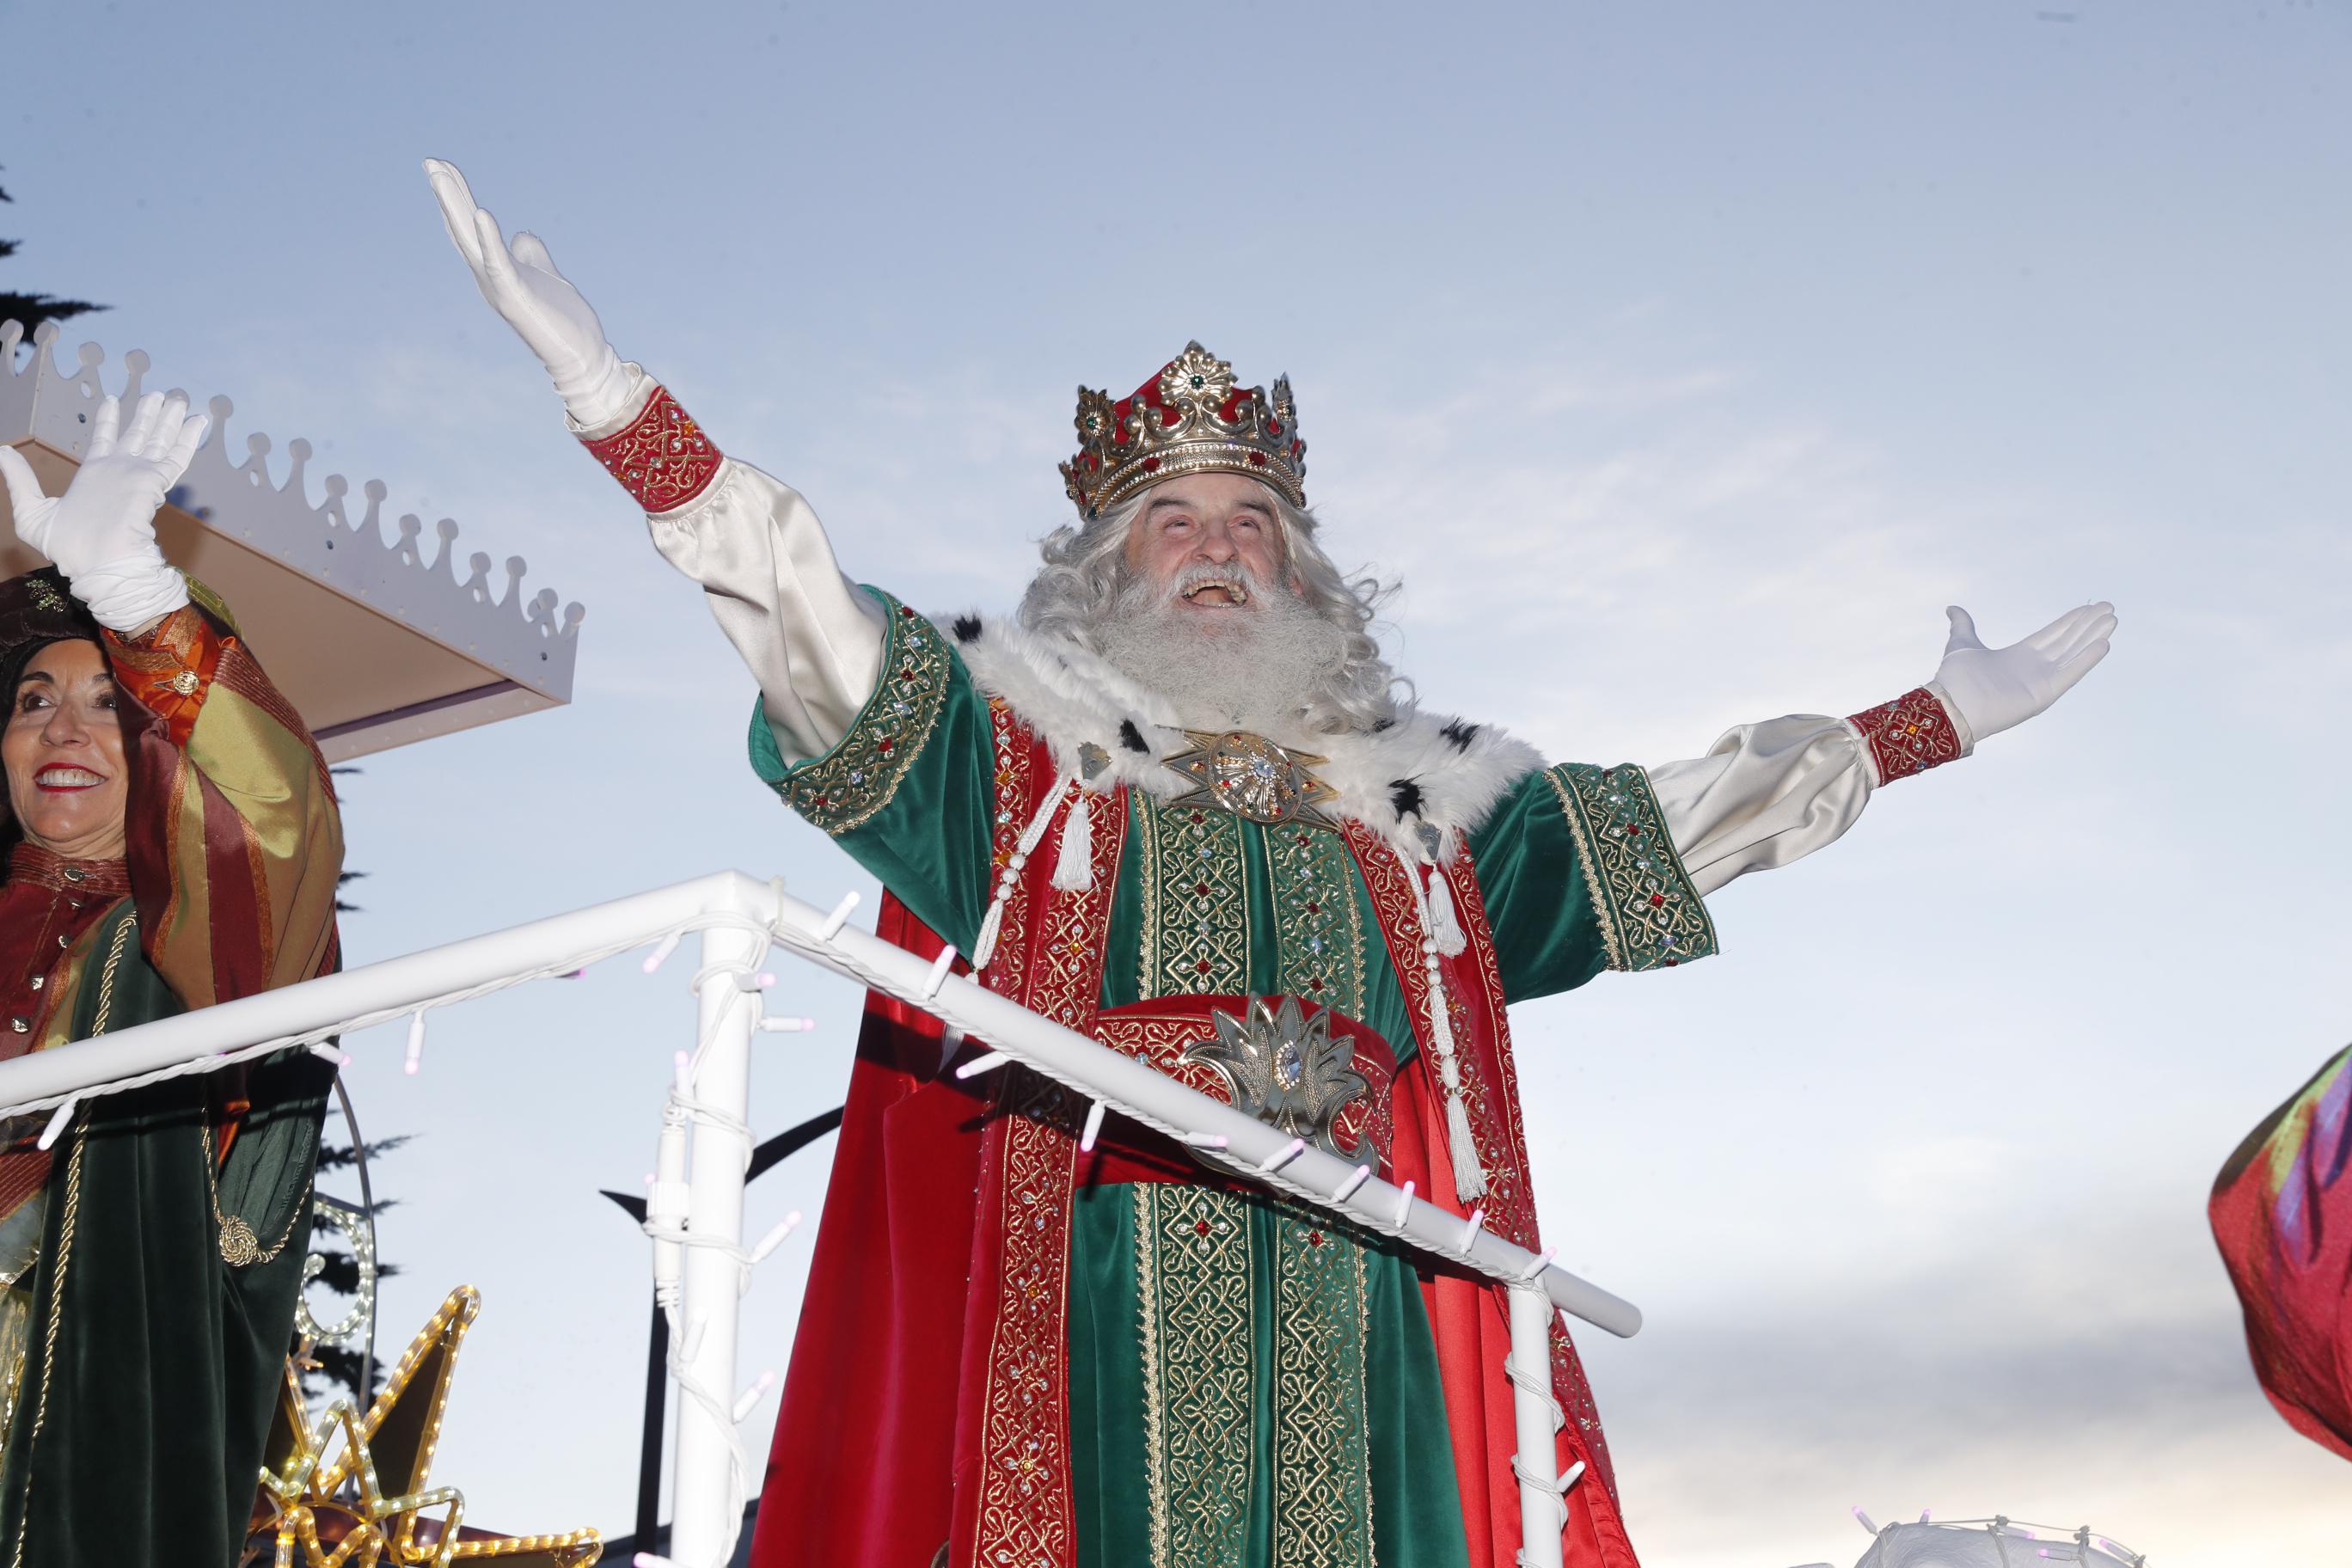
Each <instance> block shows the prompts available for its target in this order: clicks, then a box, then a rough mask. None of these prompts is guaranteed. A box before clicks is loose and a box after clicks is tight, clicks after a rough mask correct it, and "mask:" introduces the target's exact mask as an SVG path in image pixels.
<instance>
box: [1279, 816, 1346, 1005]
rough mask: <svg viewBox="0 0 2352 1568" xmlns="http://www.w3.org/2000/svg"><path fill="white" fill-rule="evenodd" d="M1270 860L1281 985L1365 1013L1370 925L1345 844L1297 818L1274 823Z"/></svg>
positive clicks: (1318, 1000) (1294, 992)
mask: <svg viewBox="0 0 2352 1568" xmlns="http://www.w3.org/2000/svg"><path fill="white" fill-rule="evenodd" d="M1265 862H1266V874H1267V879H1268V880H1270V881H1271V882H1272V883H1273V891H1274V921H1275V941H1276V948H1277V950H1278V952H1280V955H1281V957H1280V962H1281V965H1282V970H1281V975H1280V978H1279V979H1278V980H1277V981H1276V990H1278V991H1282V992H1286V993H1287V994H1290V995H1293V996H1298V997H1302V998H1304V999H1305V1000H1307V1001H1309V1002H1313V1003H1317V1004H1318V1005H1322V1006H1325V1007H1331V1008H1336V1009H1338V1010H1339V1012H1342V1013H1345V1014H1346V1015H1348V1016H1349V1017H1351V1018H1352V1017H1357V1016H1360V1015H1361V1014H1362V1012H1363V1005H1364V925H1363V913H1362V910H1360V909H1359V908H1358V906H1357V903H1356V882H1355V861H1354V858H1353V857H1351V856H1350V855H1349V853H1348V847H1347V845H1346V844H1345V843H1344V842H1343V841H1342V840H1341V839H1340V837H1339V835H1338V834H1336V833H1332V832H1329V831H1328V830H1326V829H1323V828H1318V827H1308V826H1300V825H1298V824H1296V823H1293V824H1287V825H1286V826H1279V827H1269V828H1267V829H1266V830H1265Z"/></svg>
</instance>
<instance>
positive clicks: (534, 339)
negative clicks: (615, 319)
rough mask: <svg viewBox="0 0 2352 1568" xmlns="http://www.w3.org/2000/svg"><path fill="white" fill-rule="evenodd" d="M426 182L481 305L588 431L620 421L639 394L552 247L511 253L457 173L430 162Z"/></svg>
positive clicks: (523, 245)
mask: <svg viewBox="0 0 2352 1568" xmlns="http://www.w3.org/2000/svg"><path fill="white" fill-rule="evenodd" d="M425 179H426V180H428V181H429V182H431V184H432V186H433V195H434V197H435V199H436V200H437V201H439V202H440V204H441V221H442V222H443V223H444V224H446V225H447V226H448V229H449V237H450V239H451V240H453V241H455V242H456V244H457V254H459V255H460V256H463V257H464V258H466V265H467V266H468V267H470V268H473V269H474V282H475V284H476V286H478V288H479V289H481V290H482V298H483V299H485V300H488V301H489V302H490V309H492V310H496V311H497V312H498V313H499V315H501V316H503V317H505V318H506V323H507V325H508V326H509V327H512V328H513V329H514V330H515V331H516V333H517V334H518V335H519V336H520V338H521V339H522V341H523V342H525V343H527V344H529V345H530V352H531V353H535V354H537V355H538V356H539V362H540V363H541V364H543V365H545V366H546V367H547V374H548V377H549V379H551V380H552V381H553V382H554V383H555V390H556V392H557V393H558V394H559V395H562V399H563V406H564V407H565V408H566V409H568V410H570V411H571V414H572V418H573V419H575V420H577V421H578V422H579V424H580V425H581V426H582V427H583V429H589V430H593V429H595V428H596V427H597V426H600V425H608V424H610V423H612V421H613V420H614V419H616V418H618V417H619V416H620V415H621V414H622V412H623V411H624V410H625V409H626V408H627V407H628V404H629V398H630V396H631V395H632V394H633V392H634V391H635V388H634V387H633V386H632V385H631V384H630V380H629V373H628V371H627V370H626V369H625V368H624V367H623V365H622V363H621V356H620V355H618V354H616V353H614V352H613V345H612V344H610V343H608V342H605V341H604V323H603V322H601V321H597V320H596V312H595V311H594V310H592V309H590V308H589V305H588V301H587V300H584V299H583V298H581V295H580V290H579V289H574V288H573V287H572V284H571V282H570V281H569V280H568V279H565V278H564V276H563V274H562V273H561V272H558V271H557V270H556V269H555V260H554V258H552V257H551V256H549V255H548V254H547V247H546V246H544V245H542V244H541V243H540V240H539V237H538V236H537V235H533V234H518V235H516V236H515V237H514V245H513V247H512V248H511V249H509V247H508V245H507V242H506V241H505V240H504V239H501V238H500V237H499V220H498V219H496V218H494V217H492V216H490V215H489V213H488V211H486V210H485V209H484V208H482V207H480V206H478V205H476V204H475V201H474V193H473V190H472V189H471V187H469V186H468V185H467V184H466V176H465V175H463V174H459V173H458V172H457V167H456V165H454V164H450V163H443V162H442V161H441V160H440V159H438V158H427V159H425Z"/></svg>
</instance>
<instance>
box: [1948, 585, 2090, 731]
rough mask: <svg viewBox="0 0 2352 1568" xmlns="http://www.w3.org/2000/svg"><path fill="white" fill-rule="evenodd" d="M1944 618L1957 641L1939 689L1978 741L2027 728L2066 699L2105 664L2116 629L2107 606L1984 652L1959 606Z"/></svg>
mask: <svg viewBox="0 0 2352 1568" xmlns="http://www.w3.org/2000/svg"><path fill="white" fill-rule="evenodd" d="M1944 613H1945V614H1946V615H1947V616H1950V617H1951V622H1952V637H1951V640H1950V641H1949V642H1948V643H1946V644H1945V645H1944V662H1943V664H1942V665H1941V666H1940V667H1938V668H1937V671H1936V684H1937V685H1938V686H1940V687H1942V688H1943V689H1944V696H1945V698H1946V700H1948V701H1949V702H1950V703H1951V705H1952V706H1953V707H1954V708H1956V709H1958V718H1959V720H1960V722H1961V723H1962V724H1964V725H1966V726H1967V727H1968V731H1969V734H1971V735H1972V736H1974V737H1975V738H1976V739H1977V740H1979V741H1981V740H1983V739H1984V738H1985V737H1986V736H1987V735H1997V734H1999V733H2000V731H2003V730H2007V729H2011V728H2014V727H2015V726H2017V725H2019V724H2022V723H2024V722H2025V721H2027V720H2028V719H2031V718H2032V717H2033V716H2034V715H2035V714H2036V713H2039V712H2041V711H2042V710H2043V709H2045V708H2047V707H2049V706H2050V705H2051V704H2052V703H2053V702H2055V701H2057V700H2058V699H2060V698H2061V697H2063V696H2064V695H2066V693H2067V691H2068V690H2069V689H2072V688H2073V686H2074V683H2075V682H2076V681H2078V680H2080V679H2083V677H2084V676H2086V675H2088V674H2090V673H2091V667H2092V666H2093V665H2095V664H2096V663H2098V662H2099V660H2101V659H2103V658H2106V657H2107V638H2108V637H2111V636H2113V635H2114V633H2115V629H2116V607H2115V606H2114V605H2110V604H2107V603H2106V602H2105V601H2104V600H2102V601H2101V602H2100V603H2098V604H2095V605H2084V606H2083V607H2082V608H2081V609H2078V610H2069V611H2067V612H2066V613H2065V614H2064V615H2063V616H2059V617H2058V618H2057V619H2056V620H2054V621H2053V622H2051V623H2050V624H2049V625H2048V626H2044V627H2042V629H2041V630H2040V631H2038V632H2035V633H2034V634H2033V635H2032V637H2026V638H2025V639H2023V640H2022V641H2020V642H2013V643H2011V644H2010V645H2009V646H2008V647H1985V645H1984V642H1983V640H1982V639H1981V638H1979V637H1978V636H1977V624H1976V622H1975V621H1974V620H1972V619H1970V618H1969V613H1968V612H1967V611H1966V610H1964V609H1962V608H1960V607H1959V606H1958V605H1952V606H1951V607H1950V608H1949V609H1948V610H1946V611H1945V612H1944Z"/></svg>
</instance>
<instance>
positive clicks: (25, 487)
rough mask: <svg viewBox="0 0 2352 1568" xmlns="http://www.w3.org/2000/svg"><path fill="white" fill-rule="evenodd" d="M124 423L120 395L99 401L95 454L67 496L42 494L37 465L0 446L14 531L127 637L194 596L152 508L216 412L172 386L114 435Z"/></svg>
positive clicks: (147, 399) (144, 403)
mask: <svg viewBox="0 0 2352 1568" xmlns="http://www.w3.org/2000/svg"><path fill="white" fill-rule="evenodd" d="M121 422H122V405H121V401H120V400H119V399H116V398H113V397H109V398H106V399H104V400H103V401H102V402H100V404H99V405H98V424H97V426H96V427H95V428H94V429H92V431H91V432H90V437H89V456H87V457H85V458H83V459H82V463H81V467H80V468H78V469H76V470H75V471H74V477H73V479H72V480H71V481H70V482H68V484H67V486H66V493H65V494H63V495H61V496H58V497H56V498H54V499H52V498H51V497H49V496H47V495H46V494H44V493H43V492H42V490H41V481H40V480H39V479H36V478H35V477H34V475H33V469H32V466H31V465H30V464H28V463H26V461H25V459H24V458H22V457H21V456H19V455H18V454H17V453H16V450H15V448H13V447H0V479H5V480H6V482H7V486H8V505H9V507H10V509H11V510H14V511H15V513H16V537H17V538H19V539H21V540H23V541H24V542H26V544H28V545H30V546H32V547H33V548H34V549H35V550H37V551H39V552H41V553H42V554H44V555H46V556H47V557H48V558H49V559H50V560H52V561H54V562H56V563H57V565H58V571H60V572H62V573H64V574H66V581H67V582H68V583H69V584H72V585H73V591H74V597H76V598H78V599H79V600H80V601H81V602H82V603H83V604H85V605H89V613H90V614H91V615H92V616H96V617H97V618H98V624H99V625H100V626H104V627H106V628H107V629H108V630H110V631H113V632H119V633H121V634H122V635H124V636H126V637H127V636H129V635H131V633H133V632H141V631H144V630H146V629H147V628H148V627H149V626H152V625H153V624H154V623H155V622H156V621H158V620H160V619H162V618H163V616H168V615H170V614H171V613H172V612H173V610H176V609H178V608H179V607H180V606H181V605H184V604H186V603H187V602H188V583H187V579H186V578H184V577H183V576H181V575H180V574H179V572H178V570H177V569H176V568H174V567H173V566H170V565H168V564H166V563H165V562H164V560H163V550H162V549H161V547H159V546H158V545H157V544H156V542H155V512H156V510H157V509H158V508H160V507H161V506H162V505H163V494H164V492H165V491H167V490H169V489H171V488H172V487H173V485H174V484H176V483H178V482H179V479H180V476H181V475H182V474H184V473H185V472H187V470H188V462H189V459H190V458H194V456H195V455H196V448H197V447H200V446H202V445H203V444H204V439H205V431H206V430H207V429H209V428H210V427H211V426H212V421H211V420H210V419H208V418H206V417H205V416H204V415H201V414H190V413H189V412H188V400H187V399H186V398H185V397H184V396H182V395H180V394H178V393H176V392H175V393H173V394H172V395H171V396H169V397H165V396H164V395H163V394H162V393H160V392H151V393H149V394H148V395H146V396H144V397H142V398H141V399H140V400H139V406H138V407H137V408H135V409H133V410H132V411H131V428H130V429H129V430H126V431H122V432H121V438H120V439H119V440H118V439H117V436H116V432H117V429H118V427H119V426H121Z"/></svg>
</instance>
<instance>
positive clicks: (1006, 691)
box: [939, 615, 1544, 860]
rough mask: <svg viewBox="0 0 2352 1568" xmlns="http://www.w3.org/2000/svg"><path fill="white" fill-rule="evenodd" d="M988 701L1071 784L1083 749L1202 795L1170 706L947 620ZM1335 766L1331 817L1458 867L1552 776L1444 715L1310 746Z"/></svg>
mask: <svg viewBox="0 0 2352 1568" xmlns="http://www.w3.org/2000/svg"><path fill="white" fill-rule="evenodd" d="M939 626H940V630H941V631H942V632H944V633H946V634H947V636H948V637H949V639H950V641H951V642H952V643H953V645H954V647H955V649H956V651H957V653H959V654H960V655H961V656H962V658H963V661H964V666H965V668H968V669H970V670H971V678H972V679H973V681H974V682H976V683H977V684H978V685H979V687H980V689H982V691H985V692H987V693H988V694H989V695H991V696H992V697H998V698H1002V699H1003V701H1004V703H1005V705H1006V706H1007V707H1009V708H1011V709H1012V710H1013V713H1014V714H1015V715H1016V716H1018V717H1019V718H1020V720H1021V721H1022V722H1024V723H1025V724H1027V725H1028V726H1029V727H1030V728H1031V729H1032V730H1034V731H1036V733H1037V734H1038V735H1039V736H1040V737H1041V738H1042V739H1043V740H1044V741H1045V743H1046V746H1047V747H1048V748H1049V749H1050V750H1051V752H1053V756H1054V761H1055V765H1056V766H1057V767H1059V768H1060V769H1062V770H1063V771H1064V772H1065V773H1076V772H1078V771H1079V766H1078V748H1079V747H1080V746H1082V745H1086V744H1089V743H1091V744H1093V745H1096V746H1099V747H1100V748H1102V750H1103V751H1104V752H1106V753H1107V754H1108V756H1109V758H1110V764H1109V766H1108V768H1106V769H1104V770H1103V771H1102V772H1101V773H1099V774H1097V777H1096V778H1095V779H1094V780H1093V781H1092V784H1091V786H1090V787H1092V788H1093V789H1094V790H1096V791H1097V792H1101V791H1107V790H1108V789H1109V788H1110V787H1111V785H1112V784H1114V783H1118V784H1128V785H1130V786H1132V787H1134V788H1137V789H1141V790H1147V791H1149V792H1150V793H1151V794H1153V795H1163V796H1165V795H1177V794H1180V793H1181V792H1182V791H1183V790H1185V789H1187V788H1190V787H1191V785H1190V784H1189V782H1188V781H1187V780H1185V779H1184V778H1183V777H1182V776H1181V774H1179V773H1177V772H1176V771H1175V770H1174V769H1172V768H1171V767H1169V766H1168V765H1167V759H1168V758H1169V757H1171V756H1173V755H1175V754H1177V753H1178V752H1184V751H1187V750H1190V749H1191V742H1189V741H1187V740H1186V739H1185V738H1184V731H1183V730H1182V729H1181V727H1180V726H1179V725H1178V724H1177V723H1176V721H1175V714H1174V713H1173V711H1172V710H1171V708H1170V706H1169V704H1168V702H1167V700H1165V699H1164V698H1162V697H1160V695H1159V694H1158V693H1156V692H1153V691H1150V690H1149V689H1145V688H1144V687H1142V686H1140V685H1139V684H1137V683H1136V682H1135V681H1134V680H1132V679H1129V677H1128V676H1127V675H1126V674H1125V673H1124V672H1123V671H1121V670H1119V669H1117V668H1114V667H1112V665H1111V664H1110V663H1109V662H1108V660H1106V659H1104V658H1101V657H1100V656H1099V655H1097V654H1095V653H1092V652H1090V651H1088V650H1087V649H1086V648H1083V647H1079V646H1078V645H1077V644H1076V643H1073V642H1068V641H1066V640H1063V639H1060V638H1047V637H1040V636H1038V635H1037V634H1036V633H1035V632H1033V631H1030V630H1029V629H1028V628H1027V627H1025V626H1020V625H1019V624H1017V623H1015V622H1013V621H1011V620H1007V619H998V618H996V617H993V616H989V617H983V616H979V615H961V616H949V617H946V618H944V619H942V620H940V623H939ZM1306 749H1307V750H1310V751H1313V752H1318V753H1320V754H1321V755H1323V756H1325V757H1327V758H1328V759H1329V760H1328V762H1326V763H1322V764H1321V765H1319V766H1318V767H1317V768H1316V770H1315V773H1316V776H1317V777H1318V778H1320V779H1321V780H1322V781H1323V782H1324V783H1326V784H1329V785H1330V786H1331V787H1332V788H1334V789H1336V790H1338V791H1339V798H1338V799H1337V800H1334V801H1332V802H1330V803H1329V804H1328V805H1326V807H1325V809H1326V810H1328V811H1329V812H1331V813H1332V814H1333V815H1335V816H1349V817H1354V818H1355V819H1356V820H1358V821H1360V822H1361V823H1362V824H1364V826H1367V827H1369V828H1370V829H1371V830H1372V831H1373V832H1375V833H1378V834H1380V835H1381V837H1384V838H1386V839H1388V840H1389V841H1390V842H1391V843H1392V844H1394V845H1396V846H1397V847H1398V848H1399V849H1401V850H1402V851H1403V852H1404V854H1405V855H1406V856H1408V857H1409V858H1413V859H1421V858H1424V855H1423V844H1422V841H1421V840H1422V836H1421V834H1420V832H1419V829H1420V828H1421V826H1423V825H1424V824H1426V825H1427V826H1432V827H1434V828H1436V829H1438V830H1439V832H1440V833H1441V834H1442V835H1443V836H1444V837H1443V839H1442V849H1441V851H1440V853H1441V858H1444V859H1448V860H1450V859H1452V858H1453V857H1454V850H1455V849H1456V848H1457V847H1459V846H1460V843H1461V840H1462V838H1463V837H1464V836H1465V835H1466V834H1469V833H1471V832H1473V831H1475V829H1476V828H1477V826H1478V825H1479V824H1480V823H1482V822H1484V821H1485V820H1486V814H1487V813H1488V812H1490V811H1492V810H1493V809H1494V808H1495V805H1496V802H1497V801H1499V800H1501V799H1502V798H1503V796H1504V795H1505V794H1506V793H1507V792H1508V791H1509V789H1510V787H1511V785H1512V784H1516V783H1517V781H1518V780H1520V779H1522V778H1524V777H1526V776H1527V775H1528V773H1533V772H1535V771H1536V770H1537V769H1538V768H1540V767H1542V766H1543V765H1544V763H1543V757H1542V755H1541V753H1539V752H1537V751H1536V749H1535V748H1534V747H1532V746H1530V745H1528V744H1527V743H1526V742H1523V741H1519V740H1516V739H1514V738H1512V737H1511V736H1509V735H1507V734H1506V733H1504V732H1503V731H1500V730H1498V729H1496V728H1495V727H1494V726H1492V725H1486V724H1471V723H1467V722H1465V721H1462V720H1460V719H1456V718H1453V717H1451V716H1449V715H1446V714H1443V713H1423V712H1420V711H1418V710H1414V711H1409V712H1407V713H1404V714H1402V715H1401V716H1400V717H1399V718H1398V720H1397V721H1396V722H1395V723H1394V724H1393V725H1391V727H1390V728H1388V729H1386V730H1382V731H1371V732H1362V731H1359V732H1353V733H1349V734H1342V735H1321V736H1317V737H1316V738H1315V740H1314V741H1313V742H1311V743H1310V744H1308V745H1307V748H1306Z"/></svg>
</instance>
